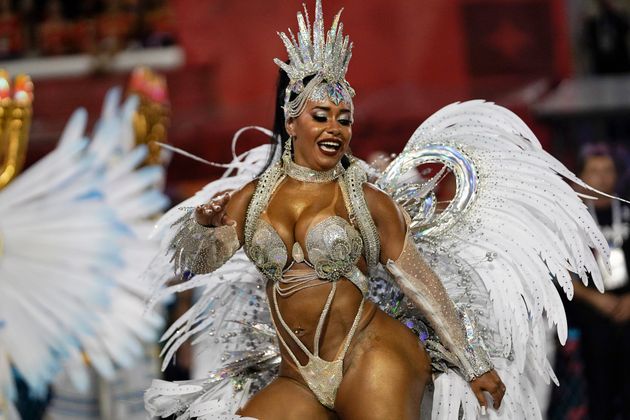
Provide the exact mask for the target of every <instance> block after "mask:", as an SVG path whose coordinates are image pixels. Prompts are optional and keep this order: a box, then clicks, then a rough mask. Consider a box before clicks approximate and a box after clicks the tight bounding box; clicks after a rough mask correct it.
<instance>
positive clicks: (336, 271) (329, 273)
mask: <svg viewBox="0 0 630 420" xmlns="http://www.w3.org/2000/svg"><path fill="white" fill-rule="evenodd" d="M340 280H347V281H350V282H351V283H352V284H354V285H355V286H356V288H357V289H359V291H360V292H361V294H362V295H363V296H367V295H368V292H369V280H368V278H367V276H366V275H365V274H363V272H362V271H361V270H359V268H358V267H357V266H356V265H351V266H349V267H344V268H343V269H341V268H328V267H319V266H318V267H314V266H311V265H310V264H309V265H307V264H304V263H300V264H295V265H292V266H291V267H289V269H287V270H286V271H284V272H283V273H282V277H281V278H279V279H277V280H275V282H276V290H280V291H281V292H283V294H285V293H286V294H293V293H295V292H297V291H300V290H302V289H307V288H312V287H316V286H320V285H322V284H325V283H330V282H333V281H340Z"/></svg>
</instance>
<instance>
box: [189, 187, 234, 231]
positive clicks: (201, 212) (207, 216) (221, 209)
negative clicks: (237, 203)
mask: <svg viewBox="0 0 630 420" xmlns="http://www.w3.org/2000/svg"><path fill="white" fill-rule="evenodd" d="M229 201H230V193H227V192H226V193H223V194H220V195H216V196H214V197H213V198H212V200H210V201H209V202H208V203H206V204H202V205H200V206H197V208H196V209H195V221H196V222H197V223H199V224H200V225H202V226H206V227H219V226H225V225H235V224H236V221H235V220H234V219H232V218H230V217H229V216H228V215H227V213H226V211H225V208H226V207H227V204H228V202H229Z"/></svg>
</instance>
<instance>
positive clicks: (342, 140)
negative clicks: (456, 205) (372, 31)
mask: <svg viewBox="0 0 630 420" xmlns="http://www.w3.org/2000/svg"><path fill="white" fill-rule="evenodd" d="M352 123H353V120H352V110H351V105H349V104H346V103H345V102H340V103H339V104H335V103H334V102H332V101H331V100H330V99H325V100H322V101H313V100H308V101H307V103H306V104H305V108H304V110H303V111H302V112H301V113H300V115H299V116H297V117H290V118H289V119H288V120H287V122H286V130H287V132H288V134H289V136H290V138H289V139H285V142H286V143H287V144H290V143H288V142H292V144H293V148H294V153H293V160H292V161H291V162H294V164H295V165H299V166H301V167H302V168H307V171H308V172H311V171H312V172H313V173H318V174H322V173H329V172H330V171H331V170H334V169H335V168H336V167H338V165H339V164H340V163H341V160H342V158H343V157H344V156H345V155H346V153H347V152H348V151H349V146H350V140H351V138H352ZM290 164H291V163H290ZM291 165H293V164H291ZM300 169H301V168H300ZM341 172H342V171H340V172H339V176H340V175H341ZM294 176H295V175H294ZM256 187H257V182H256V181H253V182H251V183H249V184H247V185H246V186H245V187H243V188H242V189H240V190H239V191H236V192H234V193H232V194H225V195H222V196H221V197H220V198H217V199H215V200H213V201H212V202H210V203H209V204H207V205H204V206H201V207H199V208H198V209H197V212H196V219H197V221H198V222H199V223H200V224H202V225H204V226H214V227H216V226H221V225H226V224H235V227H236V231H237V235H238V238H239V243H240V244H243V243H244V229H243V227H244V226H245V224H246V222H245V219H246V212H247V208H248V206H249V205H250V202H251V200H252V196H253V195H254V192H255V191H256ZM363 192H364V194H365V200H366V202H367V207H368V210H369V213H370V215H371V217H372V219H373V220H374V224H375V225H376V228H377V230H378V237H379V240H380V249H381V252H380V262H381V263H382V264H384V265H385V264H387V262H388V261H390V260H391V261H396V260H398V257H399V256H400V254H401V253H402V250H403V245H404V242H405V237H406V233H407V226H406V223H405V218H404V216H403V213H402V211H401V210H400V209H399V208H398V207H397V206H396V204H395V203H394V202H393V201H392V199H391V198H390V197H389V196H388V195H387V194H385V193H384V192H382V191H380V190H379V189H377V188H376V187H374V186H373V185H370V184H368V183H365V184H364V185H363ZM342 195H343V194H342V191H341V187H340V185H339V182H338V177H335V178H332V179H330V180H326V181H324V182H309V181H308V180H305V179H303V178H299V177H298V178H297V179H296V178H294V177H293V176H292V172H289V173H288V176H287V177H286V178H284V180H283V181H282V182H281V183H280V185H278V186H277V187H276V188H275V190H274V192H273V196H272V198H271V200H270V201H269V202H268V205H267V206H266V208H265V209H264V210H263V211H262V213H261V215H260V218H261V219H262V220H264V221H265V222H264V223H266V224H268V225H269V226H272V228H273V230H275V231H276V232H278V235H279V237H280V238H281V239H282V243H283V246H286V249H287V250H290V249H292V248H293V246H294V245H293V244H295V243H297V244H299V245H300V246H301V248H302V249H306V248H307V246H305V245H304V244H305V243H306V237H307V235H308V234H309V232H312V231H314V228H316V227H317V226H318V225H319V226H320V224H321V223H322V222H325V221H327V220H330V218H331V217H338V218H341V219H343V222H342V224H347V225H349V221H348V220H349V214H348V209H347V208H346V206H345V204H344V199H343V196H342ZM349 226H351V225H349ZM294 261H295V263H294V264H293V265H292V266H291V269H290V270H289V271H287V272H286V273H285V278H286V277H288V276H287V274H291V273H293V272H300V271H307V272H308V271H314V270H313V268H311V267H309V266H308V265H307V263H306V262H298V259H296V258H295V256H294ZM289 264H291V263H289ZM357 266H358V267H359V268H360V270H361V272H362V273H363V274H365V273H366V272H367V264H366V260H365V257H364V256H363V255H361V256H360V257H359V259H358V261H357ZM276 284H277V283H276ZM276 284H274V280H272V279H270V280H267V295H268V298H269V302H275V301H277V302H278V307H279V312H280V314H281V316H282V317H283V318H284V320H285V322H286V323H287V324H288V325H289V326H290V329H291V331H293V332H294V333H295V335H296V336H297V337H298V338H299V340H300V341H301V342H302V343H303V344H304V345H305V346H306V347H307V348H308V350H309V352H313V351H314V344H313V343H314V340H315V335H316V331H317V326H318V322H319V320H320V316H321V313H322V308H323V307H324V305H325V304H326V301H327V298H328V296H329V294H330V291H331V288H332V287H333V285H335V284H336V288H337V290H336V293H335V294H334V297H333V299H332V304H331V305H330V310H329V313H328V317H326V318H325V319H324V322H326V324H325V325H326V326H325V328H324V329H323V331H322V334H321V340H320V344H319V347H320V352H319V354H320V356H321V358H322V359H323V360H326V361H330V360H336V359H339V358H340V356H342V355H343V353H345V352H344V351H343V350H340V349H343V348H344V346H345V341H346V340H349V339H351V341H350V345H349V348H348V351H347V354H345V357H342V358H341V359H342V360H343V375H342V378H340V379H341V380H340V383H339V386H338V392H337V394H336V396H335V398H334V399H333V400H332V401H333V404H332V405H331V406H330V407H326V406H325V405H324V404H322V403H321V402H320V401H318V398H317V395H316V394H315V393H314V391H313V388H314V387H317V386H318V385H317V380H316V381H315V384H309V381H308V380H307V379H305V378H304V377H303V376H302V375H301V374H300V371H299V369H298V366H296V363H295V361H294V357H295V358H297V362H299V365H302V366H303V365H306V364H307V363H308V362H309V358H308V357H307V355H306V354H305V352H304V351H302V349H300V346H299V344H297V342H295V341H294V340H292V337H291V336H290V333H288V332H287V331H285V330H283V329H281V328H279V329H277V332H278V334H279V335H280V337H282V339H283V341H284V342H285V343H286V344H287V345H288V349H287V348H286V347H285V346H281V351H282V363H281V366H280V376H279V377H278V379H276V380H275V381H274V382H273V383H271V384H270V385H269V386H268V387H267V388H265V389H264V390H263V391H261V392H260V393H258V394H257V395H256V396H255V397H254V398H253V399H252V400H251V401H250V402H249V403H248V404H247V405H246V406H245V407H244V408H243V409H242V411H241V414H242V415H246V416H251V417H255V418H260V419H282V418H286V419H294V418H308V419H328V418H337V417H336V416H338V418H341V419H353V418H356V419H383V418H395V419H417V418H419V416H420V402H421V401H422V394H423V392H424V389H425V386H426V385H427V383H428V382H429V380H430V362H429V360H428V357H427V355H426V352H425V351H424V348H423V346H422V343H421V342H420V341H419V340H418V338H417V337H416V336H415V335H414V334H413V333H412V332H411V331H410V330H409V329H408V328H406V327H405V326H403V325H402V324H400V323H399V322H398V321H395V320H393V319H391V318H390V317H389V316H388V315H386V314H385V313H384V312H383V311H382V310H380V309H379V308H378V307H377V306H376V305H375V304H373V303H372V302H369V301H367V302H365V303H364V304H362V301H363V299H364V297H363V295H362V293H361V291H360V290H359V288H358V287H357V286H356V285H355V284H353V282H351V281H350V280H348V279H347V278H345V277H343V276H342V277H340V278H339V280H338V281H337V282H336V283H332V282H330V281H327V280H326V279H320V278H317V279H309V280H306V281H305V283H304V284H303V285H301V287H303V290H299V291H296V292H295V293H293V294H289V295H287V296H286V297H278V296H277V294H276V296H277V297H276V298H274V293H276V292H277V291H280V290H274V286H275V285H276ZM436 286H437V287H439V283H438V284H436ZM289 287H290V286H289ZM438 293H441V294H443V295H444V296H446V294H445V292H444V291H439V292H438ZM362 305H363V307H362V311H361V310H360V309H359V308H361V306H362ZM445 305H446V303H445ZM449 305H450V306H452V304H450V303H449ZM453 310H454V308H453ZM357 311H359V315H360V316H359V317H358V318H357ZM272 314H273V317H274V322H275V325H276V326H280V325H281V321H280V319H279V315H278V313H277V312H275V311H273V308H272ZM355 319H358V321H356V323H357V327H356V329H355V330H354V331H352V330H353V324H354V323H355ZM352 332H353V333H354V338H353V337H351V335H352ZM352 338H353V339H352ZM293 355H294V356H293ZM324 369H325V368H324ZM326 385H327V386H328V387H331V388H332V387H334V386H335V385H334V384H326ZM471 387H472V388H473V390H474V392H475V394H476V395H477V396H478V398H479V403H480V405H482V406H485V405H486V404H487V402H486V399H485V397H484V396H483V394H482V393H483V391H487V392H489V393H490V394H491V395H492V396H493V400H494V407H495V408H498V407H499V405H500V403H501V398H502V397H503V393H504V391H505V388H504V386H503V383H502V382H501V380H500V379H499V377H498V375H497V374H496V373H495V372H494V371H493V370H490V371H488V372H484V373H482V374H481V375H480V376H479V377H476V378H475V379H474V380H473V381H472V382H471ZM335 414H336V416H335Z"/></svg>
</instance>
